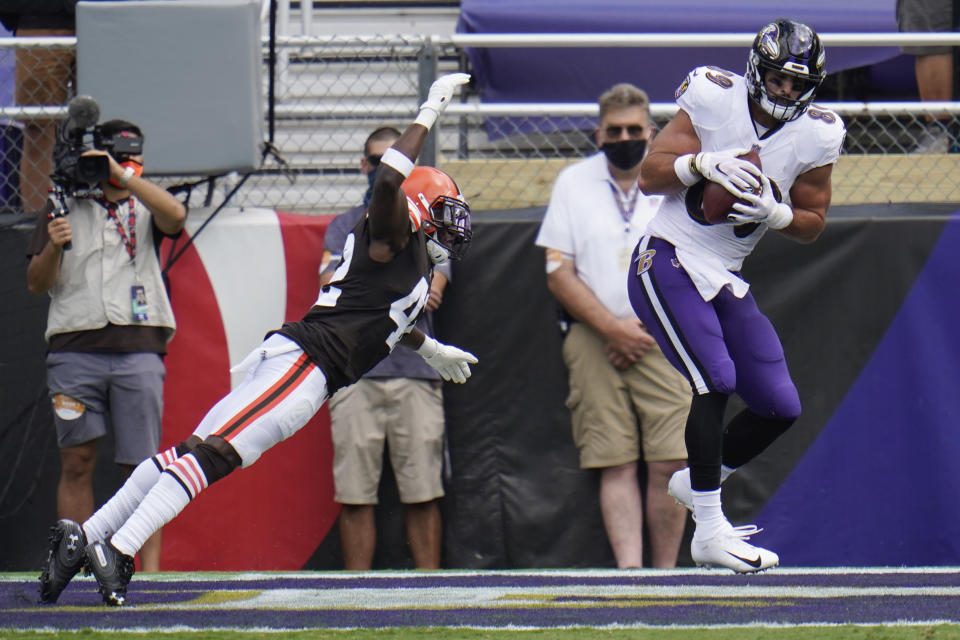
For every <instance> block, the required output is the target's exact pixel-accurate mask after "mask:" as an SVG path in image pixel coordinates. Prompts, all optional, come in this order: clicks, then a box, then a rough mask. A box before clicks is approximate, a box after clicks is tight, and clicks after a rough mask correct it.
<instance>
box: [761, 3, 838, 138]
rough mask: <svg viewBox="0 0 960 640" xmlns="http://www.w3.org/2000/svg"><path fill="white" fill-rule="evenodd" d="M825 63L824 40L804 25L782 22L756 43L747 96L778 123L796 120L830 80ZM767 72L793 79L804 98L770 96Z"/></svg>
mask: <svg viewBox="0 0 960 640" xmlns="http://www.w3.org/2000/svg"><path fill="white" fill-rule="evenodd" d="M825 63H826V55H825V54H824V51H823V44H822V43H821V42H820V36H818V35H817V33H816V32H815V31H814V30H813V29H811V28H810V27H808V26H807V25H805V24H803V23H802V22H797V21H796V20H790V19H788V18H780V19H778V20H775V21H773V22H771V23H770V24H768V25H766V26H765V27H763V28H762V29H760V31H759V33H757V37H756V38H754V40H753V46H752V47H751V48H750V56H749V58H748V60H747V73H746V81H747V92H748V93H749V94H750V98H751V99H752V100H754V101H755V102H756V103H757V104H758V105H760V108H761V109H763V110H764V111H766V112H767V113H769V114H770V115H771V116H773V117H774V118H776V119H777V120H781V121H784V122H789V121H790V120H796V119H797V118H799V117H800V116H801V115H802V114H803V112H804V111H805V110H806V109H807V106H809V105H810V103H811V102H813V98H814V96H815V95H816V93H817V89H819V88H820V85H821V84H822V83H823V79H824V78H826V77H827V74H826V71H825ZM767 71H778V72H780V73H784V74H787V75H789V76H792V77H793V78H794V82H799V83H800V85H799V88H800V91H801V93H800V97H799V98H797V99H796V100H792V99H790V98H784V97H781V96H776V95H772V94H770V93H768V92H767V88H766V86H765V85H764V82H763V80H764V76H765V74H766V72H767Z"/></svg>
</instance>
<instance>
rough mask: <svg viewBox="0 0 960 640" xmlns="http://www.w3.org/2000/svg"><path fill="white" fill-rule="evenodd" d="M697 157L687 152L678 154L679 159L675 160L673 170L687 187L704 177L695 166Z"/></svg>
mask: <svg viewBox="0 0 960 640" xmlns="http://www.w3.org/2000/svg"><path fill="white" fill-rule="evenodd" d="M696 158H697V157H696V156H695V155H693V154H692V153H687V154H684V155H682V156H677V159H676V160H674V161H673V171H674V173H676V174H677V178H679V179H680V182H682V183H683V186H685V187H692V186H693V185H695V184H697V183H698V182H700V178H701V177H703V176H701V175H700V172H699V171H697V170H696V168H695V167H694V164H693V163H694V160H696Z"/></svg>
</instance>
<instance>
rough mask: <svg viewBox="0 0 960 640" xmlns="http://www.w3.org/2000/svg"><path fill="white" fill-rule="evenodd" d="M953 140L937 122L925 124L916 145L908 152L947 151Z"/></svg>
mask: <svg viewBox="0 0 960 640" xmlns="http://www.w3.org/2000/svg"><path fill="white" fill-rule="evenodd" d="M952 143H953V141H952V140H951V139H950V133H949V132H948V131H947V130H946V128H945V127H944V126H943V125H942V124H940V123H939V122H931V123H929V124H927V126H926V128H925V129H924V131H923V133H922V134H921V135H920V139H919V140H918V141H917V146H916V147H914V148H913V151H911V152H910V153H949V152H950V146H951V145H952Z"/></svg>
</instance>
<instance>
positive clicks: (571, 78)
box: [457, 0, 899, 102]
mask: <svg viewBox="0 0 960 640" xmlns="http://www.w3.org/2000/svg"><path fill="white" fill-rule="evenodd" d="M894 5H895V1H894V0H846V1H844V2H836V0H808V1H807V2H803V3H796V4H795V6H793V7H792V8H790V9H785V8H783V7H781V6H779V5H777V3H772V2H769V1H763V2H761V1H760V0H749V1H744V0H740V1H737V2H723V3H718V2H715V1H713V0H669V1H662V0H658V1H654V0H649V1H645V2H636V1H635V0H462V2H461V4H460V22H459V24H458V26H457V31H458V32H460V33H471V34H497V33H755V32H756V31H757V30H758V29H759V28H760V27H761V26H763V25H764V24H765V23H767V22H770V21H772V20H774V19H776V18H779V17H791V18H795V19H798V20H801V21H804V22H806V23H807V24H809V25H810V26H811V27H813V28H814V29H815V30H817V31H818V32H820V33H849V32H861V33H873V32H878V33H884V32H887V33H889V32H895V31H896V30H897V25H896V17H895V12H894ZM898 54H899V49H897V48H895V47H829V48H828V49H827V68H828V71H830V72H836V71H840V70H843V69H850V68H854V67H860V66H866V65H872V64H875V63H878V62H882V61H885V60H889V59H891V58H894V57H896V56H897V55H898ZM468 55H469V56H470V61H471V64H472V66H473V71H474V72H475V75H476V77H477V81H478V82H479V86H480V89H481V91H482V96H483V100H484V101H485V102H592V101H594V100H596V98H597V96H598V95H599V94H600V93H601V92H602V91H604V90H605V89H607V88H608V87H610V86H612V85H613V84H615V83H617V82H624V81H627V82H632V83H634V84H636V85H637V86H639V87H642V88H643V89H645V90H646V91H647V93H649V94H650V98H651V100H652V101H653V102H672V101H673V92H674V89H675V88H676V87H677V85H679V84H680V82H681V81H682V80H683V77H684V75H685V74H686V73H687V71H689V70H690V69H692V68H693V67H696V66H699V65H703V64H710V65H716V66H719V67H724V68H728V69H730V70H732V71H735V72H737V73H742V72H743V70H744V68H745V66H746V51H745V50H744V49H743V48H742V47H704V48H699V47H694V48H684V47H671V48H631V49H623V48H617V47H607V48H568V49H554V48H516V49H510V48H489V49H470V50H469V51H468Z"/></svg>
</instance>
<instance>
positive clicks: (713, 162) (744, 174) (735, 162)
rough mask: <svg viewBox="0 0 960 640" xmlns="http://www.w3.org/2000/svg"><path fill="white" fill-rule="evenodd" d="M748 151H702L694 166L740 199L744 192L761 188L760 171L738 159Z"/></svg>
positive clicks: (701, 173) (707, 177)
mask: <svg viewBox="0 0 960 640" xmlns="http://www.w3.org/2000/svg"><path fill="white" fill-rule="evenodd" d="M747 151H749V149H729V150H727V151H701V152H700V153H698V154H697V155H696V157H695V158H694V161H693V165H694V167H696V169H697V171H699V172H700V175H702V176H703V177H704V178H706V179H707V180H710V181H711V182H716V183H717V184H719V185H720V186H722V187H723V188H724V189H726V190H727V191H729V192H730V193H732V194H733V195H735V196H737V197H738V198H739V197H740V196H741V195H742V194H743V192H744V191H752V190H753V189H757V188H759V187H760V179H759V178H757V174H758V173H760V170H759V169H758V168H757V167H755V166H754V165H753V164H752V163H750V162H748V161H746V160H742V159H740V158H738V157H737V156H739V155H742V154H744V153H747Z"/></svg>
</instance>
